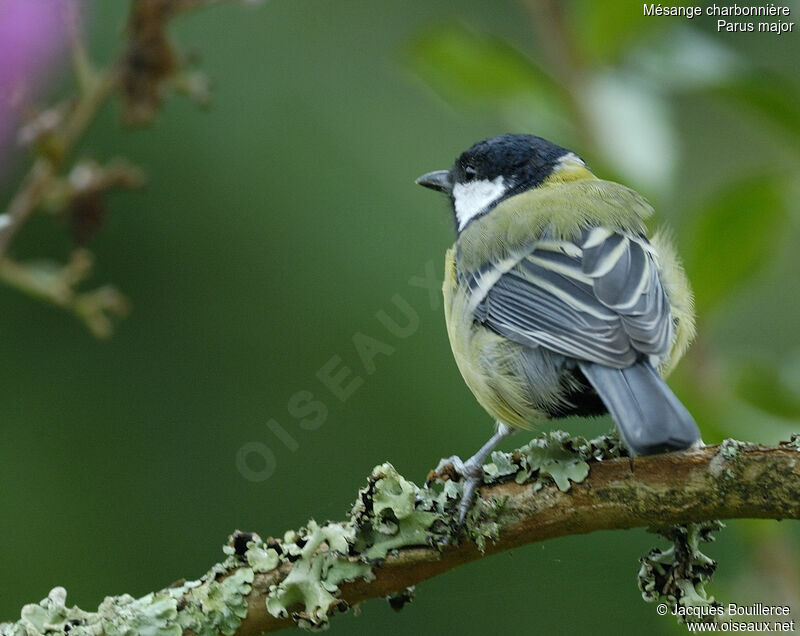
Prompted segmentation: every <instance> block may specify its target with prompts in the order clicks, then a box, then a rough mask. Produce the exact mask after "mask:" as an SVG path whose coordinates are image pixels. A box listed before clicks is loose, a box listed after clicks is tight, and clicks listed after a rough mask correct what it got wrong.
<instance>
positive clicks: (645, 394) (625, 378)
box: [579, 361, 700, 455]
mask: <svg viewBox="0 0 800 636" xmlns="http://www.w3.org/2000/svg"><path fill="white" fill-rule="evenodd" d="M579 364H580V368H581V371H583V374H584V375H585V376H586V378H587V379H588V380H589V383H590V384H591V385H592V386H593V387H594V389H595V391H597V393H598V395H599V396H600V399H601V400H602V401H603V404H605V406H606V408H607V409H608V411H609V413H611V416H612V417H613V418H614V421H615V422H616V424H617V429H618V430H619V432H620V436H621V437H622V440H623V441H624V442H625V444H626V445H627V446H628V448H629V449H630V450H631V451H632V452H633V454H635V455H654V454H656V453H663V452H666V451H672V450H681V449H684V448H688V447H689V446H691V445H692V444H694V443H695V442H697V441H699V440H700V430H699V429H698V428H697V424H696V423H695V421H694V418H693V417H692V415H691V414H690V413H689V411H688V410H687V409H686V407H685V406H684V405H683V404H681V401H680V400H679V399H678V398H677V397H675V394H674V393H673V392H672V391H671V390H670V388H669V387H668V386H667V385H666V383H665V382H664V380H662V379H661V377H660V376H659V375H658V373H656V371H655V370H654V369H653V367H652V366H650V364H649V363H648V362H645V361H640V362H637V363H636V364H634V365H632V366H630V367H626V368H624V369H614V368H612V367H606V366H603V365H600V364H594V363H592V362H581V363H579Z"/></svg>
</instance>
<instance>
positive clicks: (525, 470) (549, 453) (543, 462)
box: [515, 431, 596, 492]
mask: <svg viewBox="0 0 800 636" xmlns="http://www.w3.org/2000/svg"><path fill="white" fill-rule="evenodd" d="M595 450H596V447H593V446H592V442H587V441H586V440H585V439H583V438H582V437H577V438H572V437H570V436H569V435H568V434H566V433H564V432H563V431H554V432H552V433H550V434H549V435H541V436H539V437H537V438H535V439H533V440H531V441H530V442H529V443H528V444H526V445H525V446H523V447H522V448H520V449H519V450H518V451H517V453H518V454H519V471H518V472H517V474H516V476H515V481H516V482H517V483H520V484H521V483H524V482H526V481H530V480H531V479H532V478H533V479H536V481H535V482H534V488H535V489H536V490H538V489H540V488H541V487H542V480H541V478H542V477H544V476H547V477H550V478H551V479H552V480H553V481H554V482H555V484H556V486H558V489H559V490H560V491H562V492H566V491H568V490H569V489H570V487H571V483H572V482H574V483H579V482H582V481H583V480H584V479H586V477H587V476H588V475H589V464H588V463H587V461H586V460H587V459H589V458H592V457H593V456H594V455H593V453H594V451H595Z"/></svg>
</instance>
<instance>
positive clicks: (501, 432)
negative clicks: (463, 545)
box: [436, 422, 514, 527]
mask: <svg viewBox="0 0 800 636" xmlns="http://www.w3.org/2000/svg"><path fill="white" fill-rule="evenodd" d="M513 432H514V429H512V428H511V427H510V426H508V425H506V424H503V423H502V422H497V428H496V429H495V433H494V435H492V436H491V437H490V438H489V440H488V441H487V442H486V443H485V444H484V445H483V446H481V447H480V448H479V449H478V452H477V453H475V454H474V455H473V456H472V457H470V458H469V459H468V460H467V461H462V459H461V458H460V457H459V456H458V455H453V456H452V457H447V458H445V459H443V460H441V461H440V462H439V465H438V466H437V467H436V472H437V473H439V472H441V471H442V469H443V468H444V467H445V466H447V465H451V466H452V467H453V468H454V469H455V471H456V472H457V473H458V474H459V475H461V477H462V479H463V480H464V494H463V495H462V496H461V502H460V503H459V505H458V525H459V527H461V525H463V523H464V519H466V517H467V512H469V509H470V507H471V506H472V502H473V500H474V499H475V491H476V490H477V489H478V486H480V485H481V484H482V483H483V463H484V461H486V458H487V457H488V456H489V454H490V453H491V452H492V451H493V450H494V448H495V446H497V445H498V444H499V443H500V442H501V441H502V440H504V439H505V438H506V437H508V436H509V435H511V434H512V433H513Z"/></svg>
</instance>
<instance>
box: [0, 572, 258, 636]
mask: <svg viewBox="0 0 800 636" xmlns="http://www.w3.org/2000/svg"><path fill="white" fill-rule="evenodd" d="M230 559H231V557H230V556H229V560H230ZM225 563H228V561H227V560H226V562H224V563H219V564H217V565H215V566H214V567H213V568H212V569H211V570H210V571H209V572H208V573H207V574H206V575H205V576H204V577H203V578H202V579H200V580H198V581H189V582H186V583H183V584H182V585H180V586H176V587H171V588H167V589H166V590H162V591H161V592H156V593H151V594H147V595H146V596H143V597H141V598H138V599H136V598H134V597H132V596H130V595H128V594H123V595H121V596H109V597H106V598H105V599H104V600H103V602H102V603H101V604H100V606H99V607H98V608H97V611H96V612H86V611H84V610H81V609H80V608H77V607H71V608H69V607H67V606H66V596H67V593H66V591H65V590H64V588H60V587H57V588H54V589H53V590H52V591H51V592H50V594H49V595H48V597H47V598H46V599H43V600H42V601H41V602H39V603H38V604H31V605H26V606H25V607H24V608H23V609H22V612H21V616H20V620H19V621H17V622H16V623H4V624H2V625H0V636H45V635H47V636H56V635H59V634H61V635H66V634H69V636H180V635H181V634H182V633H183V631H184V630H185V629H191V630H192V631H193V632H195V633H196V634H198V635H199V636H212V635H217V634H226V635H227V634H233V633H235V632H236V630H237V629H238V628H239V625H241V622H242V619H244V618H245V617H246V615H247V595H248V594H249V593H250V591H251V589H252V586H251V583H252V582H253V576H254V575H253V569H252V568H249V567H237V564H228V565H227V566H226V565H225Z"/></svg>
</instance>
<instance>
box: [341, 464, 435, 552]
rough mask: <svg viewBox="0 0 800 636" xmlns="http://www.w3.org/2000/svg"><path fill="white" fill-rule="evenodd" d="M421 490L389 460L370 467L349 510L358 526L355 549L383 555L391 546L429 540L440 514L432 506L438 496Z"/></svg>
mask: <svg viewBox="0 0 800 636" xmlns="http://www.w3.org/2000/svg"><path fill="white" fill-rule="evenodd" d="M420 492H421V491H420V489H419V487H418V486H416V485H415V484H413V483H412V482H410V481H408V480H407V479H405V478H404V477H403V476H402V475H400V474H399V473H398V472H397V470H395V468H394V466H392V465H391V464H381V465H380V466H376V467H375V468H374V469H373V470H372V474H371V475H370V477H369V480H368V482H367V486H366V488H362V489H361V490H360V491H359V493H358V499H357V500H356V503H355V504H354V505H353V508H352V511H351V515H352V518H353V521H354V523H355V524H356V527H357V528H358V541H357V549H358V551H359V552H360V553H361V555H362V556H363V557H364V558H365V559H367V560H375V559H383V558H385V557H386V555H387V554H388V553H389V551H390V550H395V549H397V548H402V547H408V546H414V545H428V544H430V543H431V537H432V533H431V530H430V528H431V526H432V525H433V523H434V521H436V520H437V519H438V518H439V516H440V513H439V512H437V511H436V510H435V508H436V504H437V502H441V499H437V497H432V498H424V497H422V496H421V495H420ZM447 498H448V497H447V495H445V497H444V500H445V501H446V500H447Z"/></svg>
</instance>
